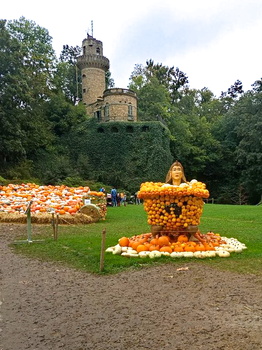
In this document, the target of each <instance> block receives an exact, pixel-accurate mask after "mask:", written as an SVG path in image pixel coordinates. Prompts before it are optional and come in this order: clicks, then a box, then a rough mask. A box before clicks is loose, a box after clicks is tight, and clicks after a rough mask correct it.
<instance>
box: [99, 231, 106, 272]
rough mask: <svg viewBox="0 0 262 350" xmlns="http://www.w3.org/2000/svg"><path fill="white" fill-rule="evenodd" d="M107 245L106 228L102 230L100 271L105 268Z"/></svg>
mask: <svg viewBox="0 0 262 350" xmlns="http://www.w3.org/2000/svg"><path fill="white" fill-rule="evenodd" d="M105 246H106V229H105V228H104V229H103V231H102V240H101V253H100V272H102V271H103V270H104V261H105Z"/></svg>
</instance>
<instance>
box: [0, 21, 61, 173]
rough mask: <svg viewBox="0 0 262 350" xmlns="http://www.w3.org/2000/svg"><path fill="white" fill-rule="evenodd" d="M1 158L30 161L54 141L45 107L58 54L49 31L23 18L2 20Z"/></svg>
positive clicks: (5, 160)
mask: <svg viewBox="0 0 262 350" xmlns="http://www.w3.org/2000/svg"><path fill="white" fill-rule="evenodd" d="M0 61H1V63H0V64H1V68H3V69H1V83H0V86H1V87H0V90H1V112H0V114H1V121H0V123H1V133H2V134H3V135H2V136H3V137H2V138H1V140H2V141H1V145H0V150H1V158H2V159H3V160H4V163H3V167H4V168H6V167H8V163H9V164H10V165H12V164H14V163H16V162H18V161H19V160H21V161H23V159H25V158H30V157H31V156H32V155H33V154H34V153H35V151H36V150H37V149H38V148H39V147H46V146H47V145H48V144H49V143H50V142H51V140H52V135H51V133H50V125H49V122H48V120H47V119H46V118H45V116H44V114H43V104H44V103H45V102H46V101H48V99H49V98H50V95H51V93H52V78H53V70H54V62H55V55H54V51H53V49H52V45H51V37H50V36H49V34H48V31H47V30H46V29H44V28H41V27H39V26H37V25H36V24H35V23H34V22H31V21H28V20H26V19H25V18H24V17H21V18H20V20H15V21H9V22H6V21H1V58H0Z"/></svg>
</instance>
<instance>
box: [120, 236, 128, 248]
mask: <svg viewBox="0 0 262 350" xmlns="http://www.w3.org/2000/svg"><path fill="white" fill-rule="evenodd" d="M118 243H119V245H120V246H121V247H128V245H129V238H127V237H122V238H120V239H119V241H118Z"/></svg>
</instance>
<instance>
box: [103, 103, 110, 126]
mask: <svg viewBox="0 0 262 350" xmlns="http://www.w3.org/2000/svg"><path fill="white" fill-rule="evenodd" d="M104 116H105V121H106V122H107V121H108V120H109V119H110V118H109V105H108V104H106V105H105V108H104Z"/></svg>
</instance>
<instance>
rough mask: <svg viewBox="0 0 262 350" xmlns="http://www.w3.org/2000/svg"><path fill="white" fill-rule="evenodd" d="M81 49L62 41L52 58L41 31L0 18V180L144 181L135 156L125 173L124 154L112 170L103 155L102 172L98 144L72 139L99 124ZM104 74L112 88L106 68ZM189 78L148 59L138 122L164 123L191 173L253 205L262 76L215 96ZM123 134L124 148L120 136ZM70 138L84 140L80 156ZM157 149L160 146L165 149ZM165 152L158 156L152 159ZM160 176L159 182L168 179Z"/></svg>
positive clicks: (135, 80) (136, 83) (136, 82)
mask: <svg viewBox="0 0 262 350" xmlns="http://www.w3.org/2000/svg"><path fill="white" fill-rule="evenodd" d="M80 52H81V49H80V48H79V47H78V46H76V47H69V46H68V45H66V43H65V45H64V47H63V49H62V50H61V55H60V57H59V58H57V57H56V55H55V52H54V50H53V47H52V38H51V37H50V35H49V33H48V30H47V29H45V28H42V27H40V26H38V25H37V24H36V23H35V22H33V21H30V20H27V19H25V18H23V17H22V18H20V19H19V20H13V21H6V20H0V77H1V79H0V182H4V181H25V180H26V181H36V182H39V183H44V184H61V183H67V184H70V185H79V184H84V183H86V181H94V182H98V181H102V182H103V183H104V184H105V185H108V186H117V187H119V186H122V187H124V189H125V190H127V191H134V190H135V187H134V184H135V186H138V184H139V183H140V181H144V170H143V166H141V158H140V157H139V156H137V158H132V166H130V167H129V169H130V171H129V170H127V169H128V167H125V168H123V167H122V164H123V163H124V162H125V157H124V156H125V152H124V153H123V152H122V156H123V158H122V159H121V163H120V164H119V167H118V168H117V169H116V170H115V172H114V171H112V169H111V168H110V162H108V163H107V164H103V166H104V169H103V170H104V172H103V174H102V175H101V173H100V172H99V171H96V169H95V165H94V159H95V157H94V150H91V149H90V147H89V148H88V143H85V142H83V143H81V142H80V140H79V138H77V137H79V135H80V134H81V132H82V134H83V137H84V140H86V136H87V135H89V134H88V133H90V130H91V126H92V125H93V124H94V123H95V121H94V120H93V118H92V117H90V116H87V115H86V110H85V107H84V105H83V104H82V103H81V78H80V72H79V71H78V70H77V68H76V57H77V56H78V55H79V54H80ZM240 74H241V72H240ZM106 82H107V86H108V87H112V86H113V79H112V78H111V75H110V72H108V73H107V75H106ZM189 82H190V78H189V77H187V75H186V74H185V73H184V72H182V71H181V70H180V69H179V68H175V67H167V66H164V65H163V64H160V63H155V62H154V61H153V59H149V60H148V61H147V62H146V63H145V65H142V64H137V65H135V67H134V71H133V72H132V73H131V76H130V85H129V88H130V89H132V90H134V91H135V92H136V93H137V96H138V101H139V105H138V117H139V121H140V122H145V123H146V122H156V121H161V123H162V124H163V125H164V126H165V128H166V129H167V130H168V131H167V132H166V133H165V135H166V139H167V140H168V142H170V154H171V157H170V159H172V160H176V159H178V160H179V161H181V162H182V164H183V165H184V167H185V169H186V175H187V178H188V179H192V178H197V179H198V180H200V181H204V182H206V183H207V187H208V189H209V190H210V193H211V196H212V197H213V198H215V199H216V201H217V202H219V203H232V204H234V203H237V204H247V203H249V204H257V203H259V202H260V201H261V194H262V176H261V169H262V167H261V164H262V79H261V78H259V77H258V80H257V81H255V82H254V84H253V85H252V86H251V88H250V90H248V91H243V88H242V83H241V81H240V80H237V81H236V82H235V83H233V84H232V86H230V87H229V88H225V91H224V92H221V96H219V97H216V96H215V95H214V94H213V93H212V91H210V90H209V89H208V88H206V87H204V88H203V89H201V90H196V89H190V85H189ZM79 99H80V102H79V103H78V100H79ZM89 127H90V130H89ZM119 142H120V144H121V145H122V146H124V140H122V141H121V140H119ZM121 142H123V143H121ZM149 142H151V141H150V140H148V143H149ZM76 144H77V147H80V145H81V144H83V147H84V148H85V152H83V150H82V151H81V150H80V151H79V152H80V153H79V155H78V157H76V152H77V150H78V148H77V147H76ZM133 144H135V142H134V143H133ZM149 146H150V145H149ZM123 149H124V148H123ZM88 150H89V151H88ZM135 151H136V153H137V154H138V155H139V152H141V150H139V149H137V150H135ZM144 151H145V150H144ZM88 152H90V154H89V153H88ZM156 153H158V154H159V153H161V148H159V150H157V152H156ZM144 156H145V157H148V155H146V154H145V155H144ZM154 156H155V157H156V158H157V154H154ZM76 158H77V159H76ZM148 158H149V159H151V163H152V170H150V169H149V171H153V168H156V167H157V166H158V165H157V162H156V164H154V159H155V158H153V157H152V158H150V157H148ZM92 159H93V160H92ZM170 159H169V161H170ZM165 160H166V158H163V159H161V157H158V161H163V162H165ZM168 165H170V164H168ZM122 169H125V170H124V171H123V170H122ZM134 169H135V171H134ZM106 174H110V176H106ZM159 176H160V174H159ZM162 176H163V177H162V178H159V181H163V180H164V174H163V175H162ZM121 177H122V178H123V179H125V181H121ZM128 178H130V179H131V180H132V181H130V185H129V183H128ZM133 179H135V181H133ZM148 180H151V179H148ZM154 180H155V179H154Z"/></svg>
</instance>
